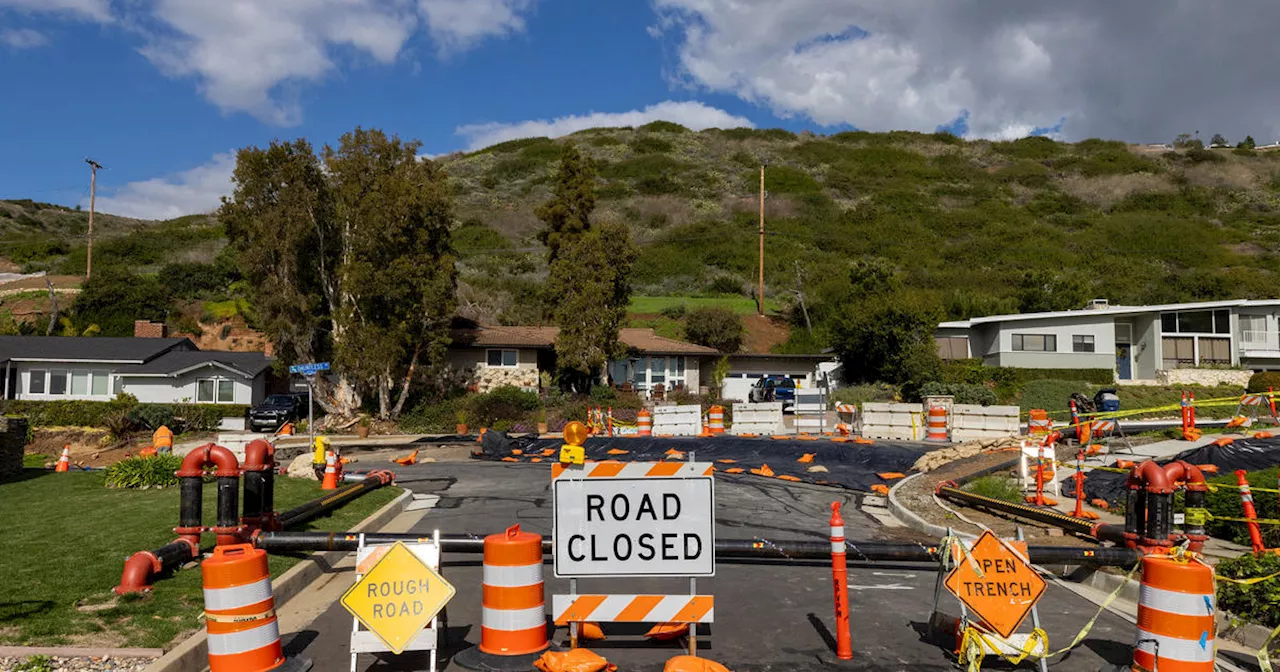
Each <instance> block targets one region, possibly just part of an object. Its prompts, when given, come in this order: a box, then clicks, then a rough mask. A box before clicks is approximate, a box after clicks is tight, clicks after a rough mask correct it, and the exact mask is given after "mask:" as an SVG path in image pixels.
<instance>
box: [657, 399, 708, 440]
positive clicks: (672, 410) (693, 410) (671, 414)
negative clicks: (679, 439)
mask: <svg viewBox="0 0 1280 672" xmlns="http://www.w3.org/2000/svg"><path fill="white" fill-rule="evenodd" d="M701 431H702V407H701V406H695V405H690V406H655V407H654V408H653V434H654V436H661V435H669V436H697V435H698V433H699V432H701Z"/></svg>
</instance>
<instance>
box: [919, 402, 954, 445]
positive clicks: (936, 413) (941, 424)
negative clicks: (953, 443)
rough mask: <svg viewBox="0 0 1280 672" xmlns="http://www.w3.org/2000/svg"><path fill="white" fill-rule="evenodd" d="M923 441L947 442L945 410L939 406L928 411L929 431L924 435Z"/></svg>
mask: <svg viewBox="0 0 1280 672" xmlns="http://www.w3.org/2000/svg"><path fill="white" fill-rule="evenodd" d="M924 440H925V441H941V442H944V443H945V442H947V441H950V439H949V438H948V437H947V409H945V408H943V407H941V406H934V407H933V408H930V409H929V429H928V433H927V434H925V437H924Z"/></svg>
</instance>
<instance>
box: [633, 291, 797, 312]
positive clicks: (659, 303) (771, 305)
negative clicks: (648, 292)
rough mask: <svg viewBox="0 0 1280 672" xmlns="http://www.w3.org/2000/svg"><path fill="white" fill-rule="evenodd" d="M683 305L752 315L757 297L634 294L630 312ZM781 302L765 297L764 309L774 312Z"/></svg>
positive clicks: (656, 310)
mask: <svg viewBox="0 0 1280 672" xmlns="http://www.w3.org/2000/svg"><path fill="white" fill-rule="evenodd" d="M680 305H683V306H684V307H685V308H687V309H693V308H728V309H730V310H732V311H733V312H735V313H738V314H739V315H750V314H751V313H754V312H756V301H755V299H751V298H747V297H745V296H725V297H715V298H706V297H689V296H633V297H631V308H630V312H631V313H633V314H636V315H654V314H656V313H660V312H662V309H663V308H671V307H673V306H680ZM780 307H781V306H780V304H779V303H778V302H777V301H774V300H772V299H765V302H764V309H765V311H766V312H769V313H774V312H777V311H778V310H779V309H780Z"/></svg>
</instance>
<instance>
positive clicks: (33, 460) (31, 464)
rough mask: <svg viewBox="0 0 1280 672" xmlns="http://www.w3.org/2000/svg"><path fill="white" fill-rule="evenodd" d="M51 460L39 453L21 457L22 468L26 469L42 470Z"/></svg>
mask: <svg viewBox="0 0 1280 672" xmlns="http://www.w3.org/2000/svg"><path fill="white" fill-rule="evenodd" d="M51 459H53V458H52V457H50V456H48V455H44V454H41V453H27V454H25V455H23V456H22V466H23V467H25V468H27V469H42V468H44V463H45V462H48V461H49V460H51ZM0 492H2V491H0Z"/></svg>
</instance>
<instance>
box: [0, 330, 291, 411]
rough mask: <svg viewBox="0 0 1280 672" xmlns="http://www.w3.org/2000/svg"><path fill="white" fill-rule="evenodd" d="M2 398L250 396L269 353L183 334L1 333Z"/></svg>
mask: <svg viewBox="0 0 1280 672" xmlns="http://www.w3.org/2000/svg"><path fill="white" fill-rule="evenodd" d="M0 367H3V369H4V384H3V398H5V399H21V400H37V401H55V400H77V399H78V400H84V401H110V400H111V399H112V398H114V397H115V395H117V394H119V393H122V392H123V393H126V394H131V395H133V396H135V397H137V398H138V401H142V402H147V403H189V404H250V405H251V404H256V403H257V402H259V401H261V400H262V398H263V397H264V396H265V394H266V388H267V374H268V371H269V369H270V367H271V360H270V359H268V358H267V357H266V355H264V354H263V353H260V352H214V351H203V350H197V349H196V346H195V344H194V343H192V342H191V341H190V340H188V339H186V338H138V337H131V338H113V337H99V336H94V337H66V336H0Z"/></svg>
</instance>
